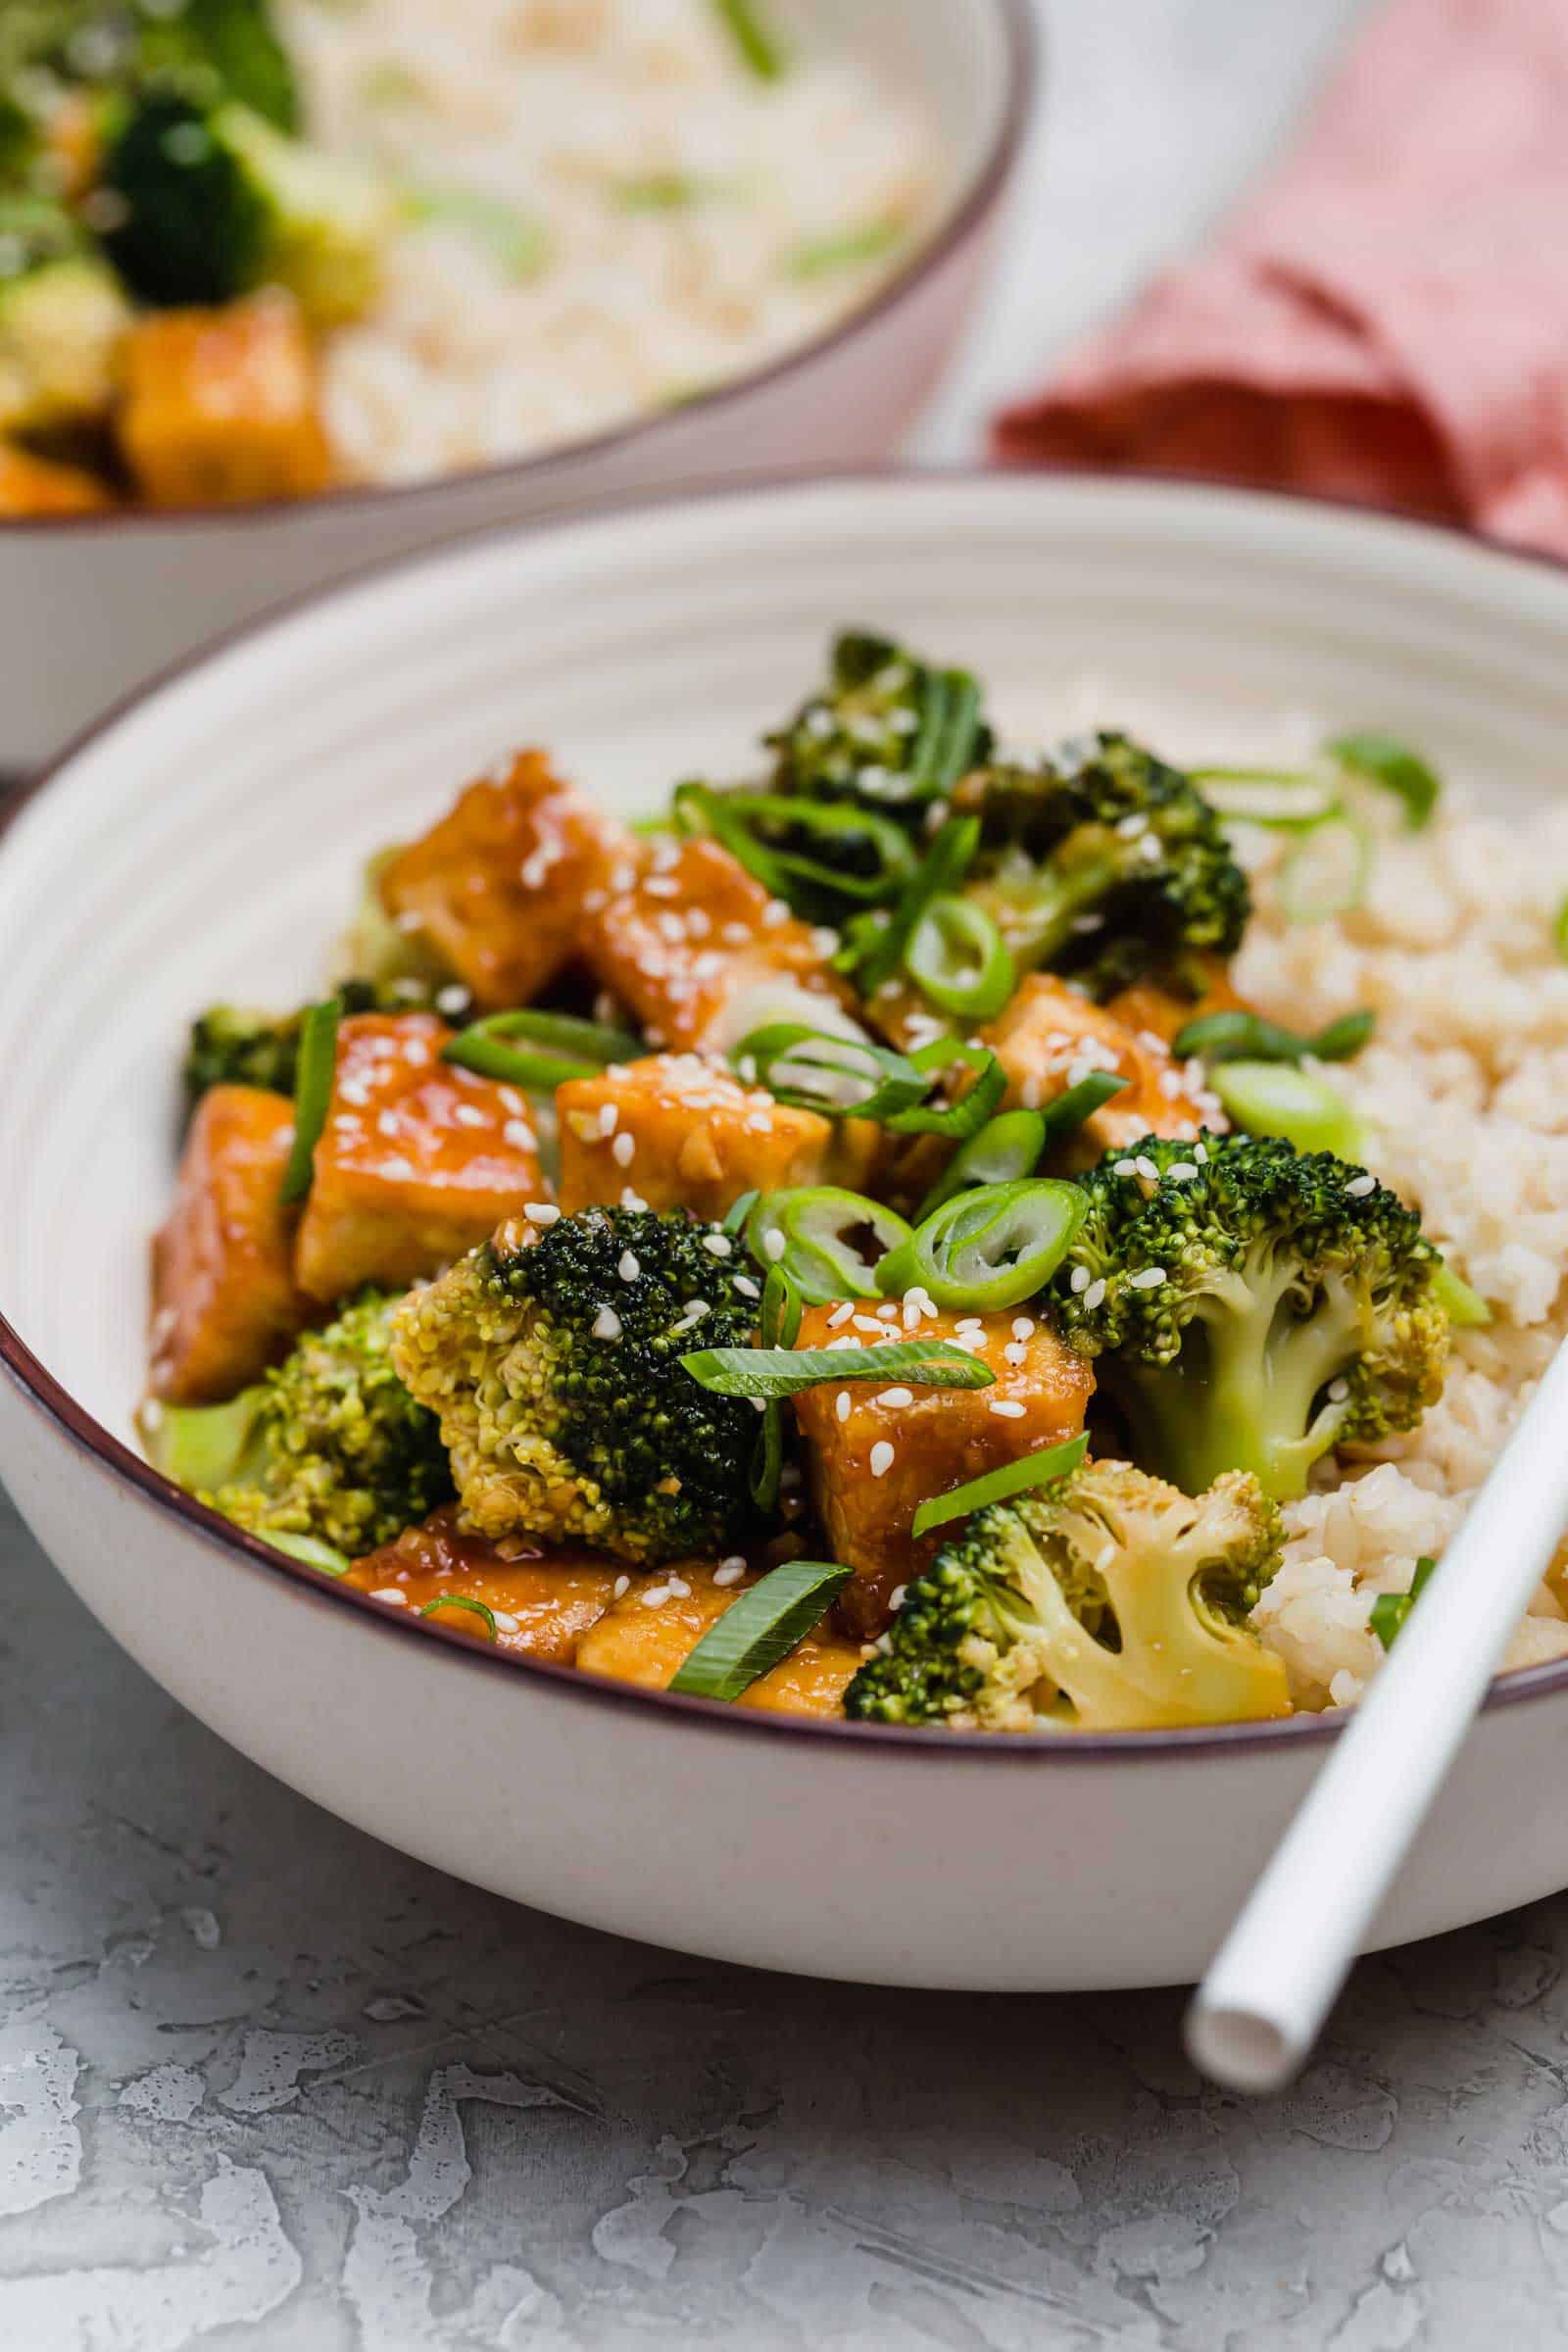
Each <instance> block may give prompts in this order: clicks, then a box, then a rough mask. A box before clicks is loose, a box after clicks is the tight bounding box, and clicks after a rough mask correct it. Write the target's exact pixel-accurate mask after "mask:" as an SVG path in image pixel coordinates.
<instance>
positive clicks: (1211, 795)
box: [1189, 767, 1340, 833]
mask: <svg viewBox="0 0 1568 2352" xmlns="http://www.w3.org/2000/svg"><path fill="white" fill-rule="evenodd" d="M1189 773H1190V775H1191V778H1192V781H1193V782H1194V783H1195V784H1196V785H1197V786H1198V788H1199V790H1200V792H1201V794H1202V796H1203V798H1204V799H1205V800H1206V801H1207V802H1208V804H1209V806H1210V807H1211V808H1212V809H1216V810H1217V811H1218V813H1219V814H1220V815H1221V816H1224V817H1229V818H1231V819H1232V820H1233V821H1234V822H1239V823H1244V824H1249V825H1262V826H1265V827H1266V828H1267V829H1268V830H1269V831H1270V832H1277V833H1307V832H1310V831H1311V829H1312V827H1313V826H1314V825H1320V824H1322V823H1323V821H1324V819H1325V818H1326V817H1331V816H1338V815H1339V813H1340V793H1339V788H1338V786H1337V785H1336V784H1335V783H1334V782H1333V781H1331V779H1330V778H1329V777H1327V776H1315V775H1309V774H1305V773H1303V772H1300V771H1297V772H1295V773H1293V772H1292V771H1290V770H1289V769H1278V768H1271V767H1195V768H1193V769H1191V770H1190V771H1189Z"/></svg>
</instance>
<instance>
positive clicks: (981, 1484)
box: [910, 1435, 1089, 1536]
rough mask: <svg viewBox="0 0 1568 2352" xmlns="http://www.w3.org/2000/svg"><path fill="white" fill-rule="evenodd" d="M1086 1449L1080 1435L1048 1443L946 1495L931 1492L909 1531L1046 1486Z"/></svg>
mask: <svg viewBox="0 0 1568 2352" xmlns="http://www.w3.org/2000/svg"><path fill="white" fill-rule="evenodd" d="M1088 1451H1089V1440H1088V1439H1087V1438H1086V1437H1084V1436H1082V1435H1080V1436H1078V1437H1076V1438H1068V1439H1066V1440H1065V1441H1064V1443H1063V1444H1061V1445H1060V1446H1047V1447H1046V1449H1045V1451H1044V1452H1043V1453H1026V1454H1023V1455H1021V1456H1020V1457H1019V1459H1018V1460H1017V1461H1015V1462H1004V1464H1003V1465H1002V1467H1001V1469H999V1470H988V1471H987V1472H986V1474H985V1476H984V1477H983V1478H971V1479H970V1481H969V1482H968V1484H967V1486H962V1487H955V1488H954V1489H953V1490H952V1492H951V1493H950V1494H947V1495H933V1496H932V1497H931V1499H930V1500H929V1501H928V1502H922V1503H921V1505H920V1507H919V1509H918V1510H917V1511H916V1512H915V1514H914V1525H913V1527H912V1528H911V1530H910V1533H911V1534H912V1535H916V1536H923V1535H924V1534H925V1533H926V1532H927V1530H928V1529H930V1528H933V1527H945V1526H946V1525H947V1523H948V1521H949V1520H950V1519H967V1518H968V1517H969V1514H970V1513H971V1512H972V1511H983V1510H984V1509H985V1507H986V1504H987V1503H988V1502H1005V1500H1006V1499H1007V1497H1008V1495H1026V1494H1028V1493H1029V1492H1030V1491H1031V1490H1032V1489H1033V1488H1035V1487H1045V1486H1049V1485H1050V1484H1051V1481H1052V1480H1053V1479H1054V1478H1065V1477H1066V1476H1067V1474H1068V1472H1069V1471H1072V1470H1076V1469H1077V1467H1078V1465H1079V1463H1080V1462H1081V1461H1082V1460H1083V1458H1084V1455H1085V1454H1086V1453H1087V1452H1088Z"/></svg>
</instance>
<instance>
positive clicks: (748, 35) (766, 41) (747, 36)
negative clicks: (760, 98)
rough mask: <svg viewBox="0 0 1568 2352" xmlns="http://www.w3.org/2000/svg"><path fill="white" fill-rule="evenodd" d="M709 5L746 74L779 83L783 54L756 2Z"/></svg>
mask: <svg viewBox="0 0 1568 2352" xmlns="http://www.w3.org/2000/svg"><path fill="white" fill-rule="evenodd" d="M712 5H713V10H714V13H715V14H716V16H717V17H718V19H719V21H720V23H721V24H722V25H724V28H725V30H726V31H727V32H728V34H729V36H730V39H731V40H732V41H733V42H734V44H735V46H736V48H737V50H738V51H739V52H740V57H741V62H742V64H743V65H744V66H745V67H746V68H747V70H748V72H750V73H755V74H756V76H757V78H758V80H759V81H778V80H781V79H782V77H783V74H784V68H785V57H784V51H783V49H782V47H781V46H780V44H779V42H778V40H777V38H776V37H775V35H774V33H773V31H772V28H771V26H770V25H768V23H767V20H766V18H765V17H764V16H763V14H762V11H761V10H760V8H759V7H758V6H757V4H756V0H712Z"/></svg>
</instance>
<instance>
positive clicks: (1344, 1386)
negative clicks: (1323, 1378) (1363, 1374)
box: [1329, 1378, 1350, 1404]
mask: <svg viewBox="0 0 1568 2352" xmlns="http://www.w3.org/2000/svg"><path fill="white" fill-rule="evenodd" d="M1349 1394H1350V1384H1349V1382H1348V1380H1345V1379H1343V1378H1342V1379H1340V1380H1331V1381H1330V1382H1329V1402H1330V1404H1343V1403H1344V1402H1345V1399H1346V1398H1347V1397H1348V1395H1349Z"/></svg>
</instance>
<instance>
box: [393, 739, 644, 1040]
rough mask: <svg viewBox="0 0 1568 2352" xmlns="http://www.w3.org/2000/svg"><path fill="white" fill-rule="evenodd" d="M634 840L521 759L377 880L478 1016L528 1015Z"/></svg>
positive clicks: (535, 757)
mask: <svg viewBox="0 0 1568 2352" xmlns="http://www.w3.org/2000/svg"><path fill="white" fill-rule="evenodd" d="M634 848H635V844H634V843H633V841H632V837H631V836H630V835H629V834H628V833H626V832H624V831H623V830H622V828H621V827H620V826H619V825H617V824H615V823H614V822H613V819H612V818H610V817H608V816H606V815H605V814H604V813H603V812H602V811H601V810H600V809H596V808H595V807H594V804H593V803H592V802H591V801H590V800H588V799H587V797H586V796H585V795H584V794H582V793H580V792H578V791H577V790H576V788H575V787H574V786H573V785H570V784H566V783H564V782H563V781H562V779H561V778H560V777H559V776H558V775H557V774H556V772H555V770H554V769H553V768H552V766H551V764H550V762H549V760H547V759H546V757H545V755H544V753H543V752H518V753H516V754H515V756H514V757H512V758H511V759H509V760H504V761H503V762H502V763H501V764H500V765H499V766H498V767H497V769H496V770H495V772H494V773H493V774H492V775H489V776H484V777H481V778H480V779H479V781H478V782H477V783H475V784H470V785H469V786H468V788H467V790H466V792H465V793H464V794H463V795H462V797H461V799H460V800H459V801H458V804H457V806H456V808H455V809H452V811H451V813H450V814H449V815H447V816H444V817H443V818H442V819H441V821H440V823H439V824H437V825H435V826H433V827H432V829H431V830H430V831H429V832H428V833H426V834H424V835H423V836H422V837H421V838H420V839H419V840H418V841H416V842H413V843H411V844H410V845H409V847H408V848H407V849H405V850H402V851H400V852H399V853H398V855H397V856H396V857H395V858H392V860H391V861H390V863H389V864H388V865H387V867H386V870H385V871H384V872H383V874H382V875H381V877H380V889H381V899H382V903H383V905H384V906H385V907H386V910H387V912H388V913H389V914H390V915H391V916H392V918H393V920H394V921H395V922H398V923H401V924H403V925H404V926H405V927H406V928H408V929H411V930H417V932H418V933H420V934H421V935H422V937H423V938H424V939H425V940H427V941H428V942H429V944H430V945H431V947H433V948H434V949H435V951H436V953H437V954H438V955H439V956H441V957H442V959H443V960H444V961H445V962H447V963H449V964H450V965H451V967H452V969H453V970H454V971H455V972H456V973H457V974H458V976H459V978H460V979H461V980H464V981H465V982H466V984H467V986H468V988H469V989H470V990H471V991H472V993H473V996H474V998H475V1000H476V1001H477V1003H478V1005H479V1006H480V1008H481V1010H483V1011H486V1012H498V1011H507V1010H510V1009H511V1008H512V1007H513V1006H515V1005H527V1004H530V1003H531V1002H532V1001H533V999H534V998H535V997H536V996H537V995H538V993H539V991H540V990H541V989H542V988H544V987H546V986H547V985H548V984H549V982H550V981H552V980H553V979H554V978H555V977H556V975H557V973H558V972H559V971H561V970H562V968H563V967H564V965H565V964H567V963H569V962H570V961H571V960H572V958H573V957H574V956H575V955H576V954H577V951H578V948H579V945H580V941H581V934H582V930H583V900H584V897H585V896H586V895H587V893H588V892H589V891H590V890H591V889H593V887H594V886H595V884H602V883H603V879H604V876H605V873H606V872H607V870H608V869H609V867H610V865H611V864H612V862H613V860H614V859H615V858H617V857H625V856H629V855H630V854H631V853H632V851H633V850H634Z"/></svg>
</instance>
